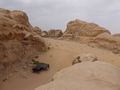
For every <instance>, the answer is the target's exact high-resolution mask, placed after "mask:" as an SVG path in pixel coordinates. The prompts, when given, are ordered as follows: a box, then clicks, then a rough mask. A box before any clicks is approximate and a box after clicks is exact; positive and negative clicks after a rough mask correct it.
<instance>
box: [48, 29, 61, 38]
mask: <svg viewBox="0 0 120 90" xmlns="http://www.w3.org/2000/svg"><path fill="white" fill-rule="evenodd" d="M48 36H49V37H52V38H58V37H61V36H62V30H54V29H51V30H49V31H48Z"/></svg>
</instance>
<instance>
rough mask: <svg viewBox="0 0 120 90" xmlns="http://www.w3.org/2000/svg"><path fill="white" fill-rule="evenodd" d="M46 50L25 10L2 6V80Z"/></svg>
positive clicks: (0, 32)
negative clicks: (9, 8) (11, 9)
mask: <svg viewBox="0 0 120 90" xmlns="http://www.w3.org/2000/svg"><path fill="white" fill-rule="evenodd" d="M44 50H46V46H45V43H44V41H43V40H42V38H41V37H40V36H39V35H38V34H34V30H33V27H32V25H31V24H30V23H29V20H28V16H27V15H26V13H25V12H22V11H18V10H15V11H10V10H6V9H2V8H0V81H1V79H2V77H6V76H8V75H9V74H11V73H14V72H15V71H16V69H18V68H19V67H22V66H24V65H23V64H27V63H28V62H29V60H31V59H32V58H33V57H35V56H36V55H37V54H38V53H39V52H43V51H44ZM3 75H4V76H3Z"/></svg>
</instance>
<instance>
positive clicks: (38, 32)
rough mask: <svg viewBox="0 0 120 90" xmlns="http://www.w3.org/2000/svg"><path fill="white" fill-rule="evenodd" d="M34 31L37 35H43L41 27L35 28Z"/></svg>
mask: <svg viewBox="0 0 120 90" xmlns="http://www.w3.org/2000/svg"><path fill="white" fill-rule="evenodd" d="M33 31H34V32H35V33H36V34H39V35H41V31H42V30H41V29H40V28H39V27H34V29H33Z"/></svg>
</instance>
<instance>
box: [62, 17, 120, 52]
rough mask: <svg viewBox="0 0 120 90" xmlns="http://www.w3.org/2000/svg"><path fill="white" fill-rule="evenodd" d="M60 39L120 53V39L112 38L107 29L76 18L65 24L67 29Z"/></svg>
mask: <svg viewBox="0 0 120 90" xmlns="http://www.w3.org/2000/svg"><path fill="white" fill-rule="evenodd" d="M60 39H65V40H73V41H77V42H81V43H84V44H88V45H90V46H92V47H98V48H103V49H107V50H111V51H113V52H115V53H120V40H119V39H117V38H114V37H113V36H112V35H111V34H110V32H109V30H107V29H105V28H103V27H100V26H98V25H97V24H94V23H87V22H85V21H81V20H78V19H77V20H75V21H70V22H69V23H68V24H67V29H66V31H65V32H64V34H63V35H62V37H61V38H60Z"/></svg>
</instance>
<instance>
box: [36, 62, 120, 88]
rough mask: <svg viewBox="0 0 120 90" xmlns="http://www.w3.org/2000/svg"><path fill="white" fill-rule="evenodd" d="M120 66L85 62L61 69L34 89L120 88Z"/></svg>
mask: <svg viewBox="0 0 120 90" xmlns="http://www.w3.org/2000/svg"><path fill="white" fill-rule="evenodd" d="M119 75H120V68H118V67H115V66H113V65H111V64H109V63H106V62H100V61H96V62H83V63H79V64H75V65H73V66H71V67H68V68H65V69H62V70H60V71H59V72H58V73H56V74H55V75H54V76H53V81H52V82H50V83H48V84H45V85H41V86H39V87H38V88H36V89H34V90H119V89H120V77H119Z"/></svg>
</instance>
